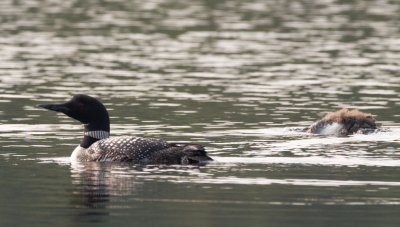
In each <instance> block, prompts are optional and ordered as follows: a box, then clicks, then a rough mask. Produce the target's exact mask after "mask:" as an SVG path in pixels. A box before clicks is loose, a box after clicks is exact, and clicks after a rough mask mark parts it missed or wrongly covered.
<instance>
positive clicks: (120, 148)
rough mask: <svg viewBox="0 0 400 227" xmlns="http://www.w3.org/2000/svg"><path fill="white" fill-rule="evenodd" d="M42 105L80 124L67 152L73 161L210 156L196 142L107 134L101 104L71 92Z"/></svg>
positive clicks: (179, 160) (190, 160)
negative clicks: (78, 135) (81, 127)
mask: <svg viewBox="0 0 400 227" xmlns="http://www.w3.org/2000/svg"><path fill="white" fill-rule="evenodd" d="M39 106H40V107H42V108H45V109H48V110H52V111H56V112H61V113H64V114H65V115H67V116H69V117H71V118H73V119H75V120H78V121H80V122H81V123H83V124H84V135H83V139H82V141H81V144H80V145H79V146H78V147H76V148H75V150H74V151H73V152H72V154H71V159H72V160H73V161H100V162H102V161H118V162H133V163H138V164H184V165H186V164H200V163H204V162H207V161H211V160H212V159H211V158H210V157H208V156H207V153H206V151H205V150H204V147H203V146H201V145H198V144H186V143H169V142H166V141H163V140H159V139H153V138H142V137H132V136H118V137H109V135H110V119H109V116H108V112H107V110H106V108H105V107H104V105H103V104H102V103H101V102H100V101H98V100H97V99H95V98H93V97H90V96H87V95H75V96H73V97H72V99H71V100H70V101H68V102H66V103H64V104H44V105H39Z"/></svg>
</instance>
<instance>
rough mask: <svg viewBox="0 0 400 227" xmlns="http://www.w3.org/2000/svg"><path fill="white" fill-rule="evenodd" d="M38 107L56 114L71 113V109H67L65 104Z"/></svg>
mask: <svg viewBox="0 0 400 227" xmlns="http://www.w3.org/2000/svg"><path fill="white" fill-rule="evenodd" d="M38 107H42V108H45V109H48V110H52V111H56V112H61V113H64V114H67V113H68V112H69V111H70V109H69V108H68V107H66V106H65V104H41V105H38Z"/></svg>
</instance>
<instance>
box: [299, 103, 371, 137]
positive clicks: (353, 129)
mask: <svg viewBox="0 0 400 227" xmlns="http://www.w3.org/2000/svg"><path fill="white" fill-rule="evenodd" d="M376 129H377V127H376V124H375V118H374V117H373V116H372V114H370V113H364V112H361V111H359V110H349V109H341V110H338V111H336V112H331V113H328V114H326V115H325V116H324V117H323V118H322V119H321V120H319V121H317V122H315V123H313V124H312V125H311V126H310V127H308V128H305V129H304V131H306V132H309V133H314V134H320V135H337V136H347V135H351V134H356V133H361V134H368V133H371V132H374V131H375V130H376Z"/></svg>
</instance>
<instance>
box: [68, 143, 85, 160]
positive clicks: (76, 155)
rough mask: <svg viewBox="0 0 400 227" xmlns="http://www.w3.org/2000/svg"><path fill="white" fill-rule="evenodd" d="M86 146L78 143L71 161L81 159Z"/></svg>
mask: <svg viewBox="0 0 400 227" xmlns="http://www.w3.org/2000/svg"><path fill="white" fill-rule="evenodd" d="M85 150H86V149H85V148H83V147H81V146H80V145H78V146H77V147H76V148H75V150H74V151H73V152H72V154H71V161H79V157H80V156H82V154H83V153H84V152H85Z"/></svg>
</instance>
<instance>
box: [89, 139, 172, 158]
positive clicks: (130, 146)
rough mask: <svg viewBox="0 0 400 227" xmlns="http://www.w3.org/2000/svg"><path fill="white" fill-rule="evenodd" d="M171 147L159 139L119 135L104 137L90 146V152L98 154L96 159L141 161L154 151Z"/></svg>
mask: <svg viewBox="0 0 400 227" xmlns="http://www.w3.org/2000/svg"><path fill="white" fill-rule="evenodd" d="M168 147H170V145H169V144H168V143H167V142H165V141H163V140H159V139H152V138H142V137H131V136H118V137H110V138H107V139H102V140H99V141H97V142H96V143H94V144H93V145H92V146H90V147H89V149H88V153H90V154H92V156H93V154H97V155H95V157H98V158H97V160H96V161H130V162H136V163H140V162H143V160H146V159H148V158H149V157H150V156H151V155H152V154H153V153H154V152H157V151H160V150H163V149H166V148H168Z"/></svg>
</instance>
